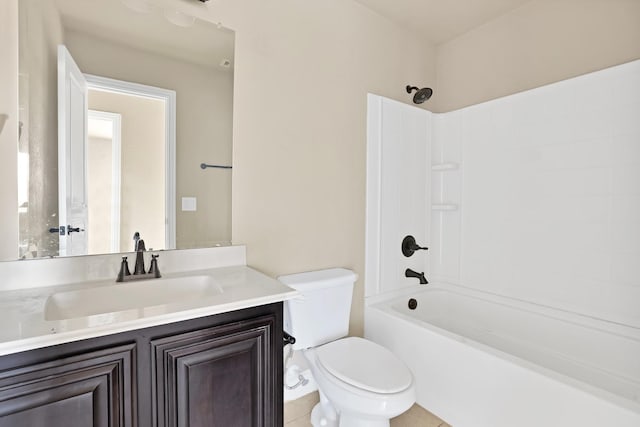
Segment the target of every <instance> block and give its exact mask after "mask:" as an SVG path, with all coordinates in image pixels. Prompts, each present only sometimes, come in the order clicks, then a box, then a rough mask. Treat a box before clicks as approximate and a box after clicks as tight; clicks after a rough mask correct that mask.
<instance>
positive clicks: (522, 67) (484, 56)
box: [434, 0, 640, 111]
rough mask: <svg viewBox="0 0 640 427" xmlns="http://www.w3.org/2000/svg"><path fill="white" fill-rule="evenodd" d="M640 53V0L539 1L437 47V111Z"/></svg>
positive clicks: (639, 54)
mask: <svg viewBox="0 0 640 427" xmlns="http://www.w3.org/2000/svg"><path fill="white" fill-rule="evenodd" d="M638 58H640V1H638V0H533V1H531V2H529V3H526V4H525V5H524V6H522V7H520V8H518V9H515V10H513V11H512V12H509V13H507V14H505V15H503V16H502V17H500V18H498V19H495V20H493V21H491V22H489V23H487V24H485V25H482V26H480V27H478V28H476V29H474V30H472V31H469V32H468V33H466V34H464V35H462V36H460V37H458V38H456V39H454V40H452V41H450V42H448V43H444V44H442V45H440V46H438V48H437V66H438V88H437V92H436V95H437V96H434V100H435V102H436V105H437V110H438V111H450V110H454V109H458V108H461V107H464V106H467V105H472V104H477V103H479V102H482V101H486V100H489V99H493V98H497V97H500V96H504V95H509V94H512V93H516V92H520V91H523V90H526V89H531V88H535V87H538V86H541V85H545V84H548V83H552V82H556V81H559V80H564V79H567V78H570V77H574V76H577V75H581V74H585V73H588V72H591V71H596V70H600V69H603V68H607V67H610V66H613V65H617V64H621V63H625V62H629V61H631V60H634V59H638Z"/></svg>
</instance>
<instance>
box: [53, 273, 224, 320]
mask: <svg viewBox="0 0 640 427" xmlns="http://www.w3.org/2000/svg"><path fill="white" fill-rule="evenodd" d="M220 293H222V288H221V287H220V285H219V284H218V283H217V282H216V281H215V279H213V277H211V276H207V275H199V276H185V277H171V278H161V279H151V280H143V281H140V282H126V283H119V284H114V285H109V286H100V287H94V288H90V289H79V290H76V291H68V292H58V293H55V294H52V295H51V296H50V297H49V298H47V302H46V304H45V312H44V317H45V319H46V320H65V319H73V318H75V317H85V316H92V315H95V314H102V313H112V312H116V311H123V310H131V309H137V308H145V307H152V306H157V305H165V304H175V303H184V302H189V301H196V300H202V299H203V298H207V297H210V296H211V295H216V294H220Z"/></svg>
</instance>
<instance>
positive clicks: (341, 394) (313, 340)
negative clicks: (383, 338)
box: [278, 268, 415, 427]
mask: <svg viewBox="0 0 640 427" xmlns="http://www.w3.org/2000/svg"><path fill="white" fill-rule="evenodd" d="M357 278H358V276H357V275H356V274H355V273H354V272H352V271H350V270H347V269H343V268H333V269H329V270H320V271H312V272H306V273H299V274H291V275H287V276H280V277H278V280H280V281H281V282H282V283H284V284H285V285H287V286H289V287H291V288H293V289H295V290H297V291H298V292H300V294H301V297H300V298H297V299H293V300H289V301H286V302H285V310H284V317H285V320H284V330H285V331H287V332H288V333H289V334H291V335H293V336H294V337H295V338H296V342H295V344H293V348H294V350H302V352H303V355H304V357H305V359H306V360H307V362H308V363H309V368H310V370H311V374H312V375H313V377H314V379H315V381H316V383H317V384H318V389H319V392H320V402H319V403H318V404H317V405H316V406H315V407H314V408H313V411H312V412H311V423H312V424H313V426H314V427H389V419H391V418H393V417H396V416H398V415H400V414H402V413H403V412H405V411H406V410H407V409H409V408H410V407H411V406H412V405H413V403H414V402H415V386H414V381H413V375H412V374H411V371H410V370H409V368H407V366H406V365H405V364H404V363H403V362H402V361H401V360H400V359H398V358H397V357H396V356H395V355H394V354H393V353H391V352H390V351H389V350H387V349H386V348H384V347H382V346H380V345H378V344H376V343H374V342H371V341H368V340H365V339H363V338H358V337H346V336H347V334H348V330H349V314H350V311H351V296H352V292H353V285H354V283H355V282H356V279H357ZM345 337H346V338H345Z"/></svg>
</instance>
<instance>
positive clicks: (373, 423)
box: [303, 337, 415, 427]
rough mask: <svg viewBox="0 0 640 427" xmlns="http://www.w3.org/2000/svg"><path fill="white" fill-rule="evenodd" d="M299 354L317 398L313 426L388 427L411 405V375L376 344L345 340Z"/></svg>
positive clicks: (352, 338)
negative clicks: (316, 388) (309, 372)
mask: <svg viewBox="0 0 640 427" xmlns="http://www.w3.org/2000/svg"><path fill="white" fill-rule="evenodd" d="M303 354H304V356H305V358H306V360H307V361H308V362H309V367H310V369H311V373H312V375H313V377H314V378H315V380H316V382H317V383H318V388H319V391H320V393H321V402H320V403H318V405H316V408H314V411H315V412H314V413H313V416H312V424H313V425H314V427H318V426H327V427H334V426H336V427H337V426H340V427H361V426H362V427H364V426H366V427H388V426H389V419H390V418H393V417H396V416H398V415H400V414H402V413H403V412H405V411H406V410H407V409H409V408H410V407H411V405H413V403H414V402H415V386H414V383H413V376H412V374H411V372H410V371H409V369H408V368H407V367H406V366H405V365H404V363H402V362H401V361H400V360H398V359H397V358H396V357H395V356H394V355H393V354H392V353H391V352H390V351H389V350H387V349H386V348H384V347H382V346H379V345H378V344H375V343H373V342H371V341H368V340H365V339H362V338H356V337H349V338H343V339H340V340H337V341H333V342H330V343H328V344H325V345H323V346H321V347H318V348H311V349H308V350H305V351H304V352H303Z"/></svg>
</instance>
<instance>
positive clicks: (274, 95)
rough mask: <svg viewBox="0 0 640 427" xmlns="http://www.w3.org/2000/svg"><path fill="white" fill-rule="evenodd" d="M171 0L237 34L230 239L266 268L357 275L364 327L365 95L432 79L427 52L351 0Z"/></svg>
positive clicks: (356, 320) (354, 324)
mask: <svg viewBox="0 0 640 427" xmlns="http://www.w3.org/2000/svg"><path fill="white" fill-rule="evenodd" d="M168 3H170V4H172V5H185V9H186V10H191V11H195V13H199V14H200V16H208V17H209V19H210V20H212V21H214V22H215V21H221V22H222V23H223V24H224V25H225V26H228V27H230V28H233V29H234V30H236V64H235V66H236V69H235V80H236V81H235V93H234V150H233V164H234V170H233V241H234V243H245V244H247V247H248V263H249V265H251V266H253V267H255V268H257V269H259V270H261V271H263V272H265V273H267V274H269V275H271V276H277V275H281V274H286V273H293V272H298V271H305V270H313V269H320V268H327V267H335V266H340V267H347V268H351V269H353V270H354V271H356V272H357V273H358V275H359V276H360V279H359V280H358V283H357V285H356V290H355V294H354V304H353V309H352V321H351V332H352V333H353V334H362V330H363V307H364V287H363V274H364V221H365V152H366V113H367V111H366V110H367V98H366V94H367V92H375V93H378V94H380V95H384V96H387V97H390V98H395V99H398V100H402V101H406V100H407V94H406V92H404V90H405V89H404V88H405V86H406V84H407V83H414V84H424V85H432V84H433V83H434V77H435V68H434V61H433V58H434V52H433V50H432V49H431V47H430V46H428V45H425V44H424V43H421V42H420V41H419V40H418V39H417V38H416V37H414V36H413V35H411V34H409V33H408V32H406V31H405V30H404V29H402V28H400V27H398V26H396V25H394V24H392V23H390V22H389V21H388V20H386V19H384V18H382V17H381V16H379V15H377V14H376V13H374V12H372V11H370V10H369V9H366V8H364V7H362V6H361V5H359V4H358V3H356V2H352V1H345V0H325V1H321V2H308V1H301V0H280V1H264V0H245V1H241V2H238V1H235V0H220V1H218V2H211V3H210V4H208V5H207V6H202V7H197V6H195V5H194V6H191V7H188V8H187V6H188V5H187V2H182V1H179V0H173V1H169V2H168ZM194 3H197V2H194ZM198 6H199V5H198ZM205 10H208V12H205ZM328 315H330V313H328Z"/></svg>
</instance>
